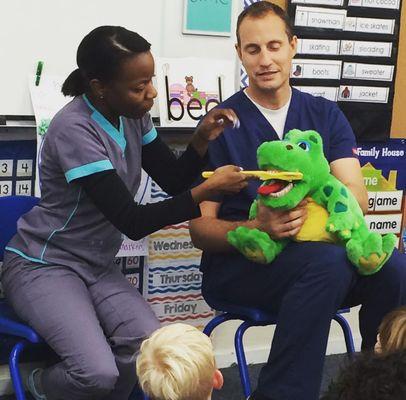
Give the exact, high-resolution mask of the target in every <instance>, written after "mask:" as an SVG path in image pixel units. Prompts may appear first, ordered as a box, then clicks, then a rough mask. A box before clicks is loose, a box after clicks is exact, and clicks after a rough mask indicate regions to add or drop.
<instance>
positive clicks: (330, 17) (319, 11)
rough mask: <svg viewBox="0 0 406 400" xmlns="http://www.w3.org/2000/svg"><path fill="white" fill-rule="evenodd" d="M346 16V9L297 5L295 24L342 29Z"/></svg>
mask: <svg viewBox="0 0 406 400" xmlns="http://www.w3.org/2000/svg"><path fill="white" fill-rule="evenodd" d="M346 16H347V10H330V9H328V8H318V7H302V6H297V7H296V15H295V26H308V27H311V28H325V29H340V30H342V29H344V25H345V21H346Z"/></svg>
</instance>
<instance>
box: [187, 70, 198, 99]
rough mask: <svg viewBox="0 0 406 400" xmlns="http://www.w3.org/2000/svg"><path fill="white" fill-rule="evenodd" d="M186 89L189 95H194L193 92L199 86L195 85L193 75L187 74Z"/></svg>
mask: <svg viewBox="0 0 406 400" xmlns="http://www.w3.org/2000/svg"><path fill="white" fill-rule="evenodd" d="M185 81H186V91H187V94H188V95H189V97H192V94H193V92H196V90H197V88H195V86H194V85H193V76H192V75H191V76H185Z"/></svg>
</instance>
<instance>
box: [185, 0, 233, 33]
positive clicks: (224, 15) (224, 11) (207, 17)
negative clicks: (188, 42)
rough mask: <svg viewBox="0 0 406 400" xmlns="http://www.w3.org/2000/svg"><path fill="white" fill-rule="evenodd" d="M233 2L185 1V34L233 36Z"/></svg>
mask: <svg viewBox="0 0 406 400" xmlns="http://www.w3.org/2000/svg"><path fill="white" fill-rule="evenodd" d="M231 9H232V0H185V3H184V14H183V33H189V34H194V35H215V36H231Z"/></svg>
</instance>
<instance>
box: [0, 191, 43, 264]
mask: <svg viewBox="0 0 406 400" xmlns="http://www.w3.org/2000/svg"><path fill="white" fill-rule="evenodd" d="M38 202H39V199H38V198H37V197H33V196H7V197H0V261H2V260H3V254H4V248H5V247H6V245H7V243H8V242H9V241H10V239H11V238H12V237H13V236H14V235H15V233H16V231H17V221H18V219H19V218H20V217H21V216H22V215H23V214H25V213H27V212H28V211H30V210H31V209H32V208H33V207H34V206H36V205H37V204H38Z"/></svg>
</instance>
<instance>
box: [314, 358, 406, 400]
mask: <svg viewBox="0 0 406 400" xmlns="http://www.w3.org/2000/svg"><path fill="white" fill-rule="evenodd" d="M365 399H368V400H404V399H406V351H398V352H395V353H390V354H386V355H380V354H374V353H367V354H363V355H361V356H359V358H358V359H356V361H355V362H353V363H351V364H349V365H347V366H346V368H345V369H344V370H342V371H341V373H340V375H339V377H338V379H337V380H336V381H335V382H333V383H332V384H330V386H329V388H328V390H327V392H326V393H325V394H324V395H323V396H322V397H321V400H365Z"/></svg>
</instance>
